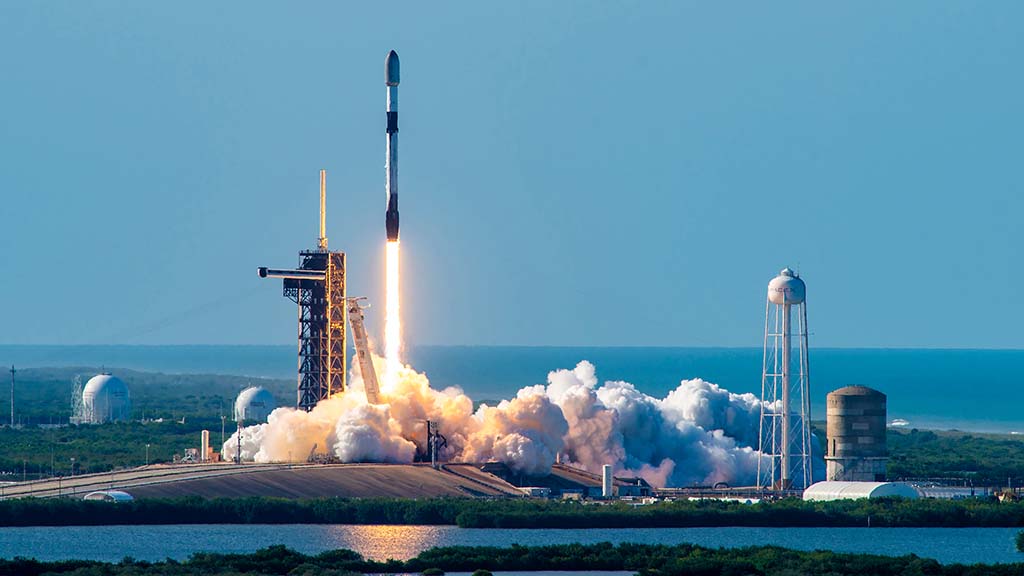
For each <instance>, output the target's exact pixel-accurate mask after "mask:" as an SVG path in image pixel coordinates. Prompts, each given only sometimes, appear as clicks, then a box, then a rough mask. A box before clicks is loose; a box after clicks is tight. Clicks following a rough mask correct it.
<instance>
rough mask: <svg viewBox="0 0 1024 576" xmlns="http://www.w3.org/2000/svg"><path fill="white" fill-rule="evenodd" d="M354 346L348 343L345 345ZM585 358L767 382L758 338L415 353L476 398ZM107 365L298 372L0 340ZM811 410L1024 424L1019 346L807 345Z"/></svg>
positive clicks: (272, 359)
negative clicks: (877, 405) (727, 344)
mask: <svg viewBox="0 0 1024 576" xmlns="http://www.w3.org/2000/svg"><path fill="white" fill-rule="evenodd" d="M350 357H351V355H350ZM581 360H588V361H590V362H592V363H593V364H594V365H595V366H596V367H597V375H598V378H599V379H601V380H602V381H605V380H625V381H627V382H632V383H633V384H635V385H636V386H637V387H638V388H639V389H640V390H642V391H644V392H646V393H648V394H651V395H653V396H658V397H663V396H664V395H665V394H666V393H668V391H670V390H672V389H674V388H675V387H676V386H678V385H679V382H680V380H683V379H689V378H703V379H705V380H708V381H710V382H715V383H717V384H720V385H722V386H724V387H726V388H728V389H729V390H731V391H733V392H737V393H744V392H751V393H754V394H758V395H759V394H760V386H761V376H760V375H761V360H762V352H761V350H760V349H759V348H639V347H638V348H586V347H513V346H500V347H476V346H421V347H414V348H410V349H409V350H408V361H409V362H410V363H411V364H412V365H413V366H414V367H415V368H416V369H417V370H419V371H421V372H426V374H427V376H428V377H429V378H430V380H431V382H432V384H433V385H434V386H435V387H445V386H459V387H461V388H463V389H464V390H465V391H466V392H467V393H468V394H469V395H470V396H472V397H473V398H474V399H475V400H499V399H501V398H507V397H509V396H511V395H513V394H515V392H516V391H517V390H518V389H519V388H522V387H523V386H530V385H534V384H543V383H544V382H545V381H546V378H547V374H548V372H550V371H552V370H556V369H559V368H572V367H573V366H575V365H576V363H577V362H579V361H581ZM11 364H15V365H16V366H18V367H19V368H27V367H42V366H101V365H102V366H106V367H107V368H108V369H116V368H118V367H123V368H131V369H136V370H149V371H159V372H171V373H213V374H235V375H244V376H251V377H271V378H293V377H294V376H295V366H296V355H295V348H294V347H292V346H9V345H8V346H0V366H9V365H11ZM810 372H811V395H812V401H811V406H812V415H813V417H814V418H816V419H823V418H824V404H825V395H826V394H827V393H828V392H829V391H831V390H834V389H836V388H839V387H842V386H847V385H851V384H860V385H864V386H870V387H872V388H876V389H878V390H881V391H882V392H884V393H885V394H886V395H887V396H888V407H889V419H890V420H894V419H901V420H906V421H907V422H908V425H907V426H908V427H918V428H940V429H959V430H971V431H982V432H1024V411H1022V410H1020V409H1019V407H1018V406H1017V403H1015V402H1008V401H1007V399H1008V398H1013V397H1015V396H1016V392H1017V391H1018V390H1020V389H1021V388H1022V387H1024V350H914V349H889V350H886V349H827V348H826V349H812V350H811V355H810Z"/></svg>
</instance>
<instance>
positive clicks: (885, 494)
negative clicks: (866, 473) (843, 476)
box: [804, 481, 920, 502]
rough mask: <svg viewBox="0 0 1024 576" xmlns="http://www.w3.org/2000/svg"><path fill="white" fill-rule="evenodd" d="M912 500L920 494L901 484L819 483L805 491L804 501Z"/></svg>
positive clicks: (911, 487)
mask: <svg viewBox="0 0 1024 576" xmlns="http://www.w3.org/2000/svg"><path fill="white" fill-rule="evenodd" d="M891 497H900V498H910V499H916V498H919V497H920V494H919V493H918V491H917V490H915V489H914V487H913V486H910V485H909V484H903V483H901V482H838V481H829V482H818V483H816V484H811V485H810V486H808V487H807V489H806V490H804V500H815V501H819V502H827V501H830V500H856V499H858V498H891Z"/></svg>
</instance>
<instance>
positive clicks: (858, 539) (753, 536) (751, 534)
mask: <svg viewBox="0 0 1024 576" xmlns="http://www.w3.org/2000/svg"><path fill="white" fill-rule="evenodd" d="M1016 533H1017V529H1015V528H638V529H629V530H615V529H596V528H595V529H587V530H550V529H544V530H484V529H466V528H457V527H455V526H346V525H334V526H327V525H303V524H291V525H243V526H229V525H205V526H203V525H200V526H71V527H59V528H53V527H36V528H0V557H4V558H12V557H14V556H25V557H29V558H38V559H39V560H66V559H71V558H76V559H83V560H103V561H107V562H117V561H119V560H121V559H122V558H124V557H125V556H131V557H133V558H135V559H138V560H149V561H157V560H163V559H165V558H175V559H178V560H184V559H186V558H188V557H189V556H190V555H192V554H194V553H196V552H226V553H245V552H253V551H255V550H258V549H260V548H265V547H267V546H271V545H274V544H283V545H285V546H287V547H289V548H292V549H293V550H298V551H299V552H303V553H305V554H318V553H320V552H323V551H326V550H334V549H337V548H348V549H350V550H354V551H355V552H357V553H359V554H361V555H363V557H365V558H372V559H374V560H387V559H389V558H394V559H396V560H406V559H409V558H412V557H414V556H416V555H418V554H419V553H420V552H422V551H424V550H426V549H428V548H431V547H434V546H510V545H512V544H522V545H524V546H543V545H548V544H567V543H571V542H579V543H582V544H593V543H596V542H613V543H618V542H637V543H643V544H667V545H672V544H682V543H692V544H698V545H701V546H707V547H714V548H717V547H720V546H725V547H740V546H753V545H766V544H771V545H775V546H782V547H785V548H795V549H798V550H834V551H837V552H860V553H872V554H885V555H889V556H901V555H904V554H917V555H918V556H921V557H924V558H935V559H936V560H938V561H940V562H943V563H954V562H959V563H963V564H972V563H979V562H985V563H993V562H1020V561H1022V560H1024V558H1021V556H1022V555H1020V554H1018V553H1017V552H1016V550H1015V549H1014V542H1013V540H1014V536H1015V534H1016Z"/></svg>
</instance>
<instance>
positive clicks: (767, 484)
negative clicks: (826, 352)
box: [757, 268, 813, 490]
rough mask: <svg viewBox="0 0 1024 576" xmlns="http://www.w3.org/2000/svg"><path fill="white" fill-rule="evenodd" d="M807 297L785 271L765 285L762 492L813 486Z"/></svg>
mask: <svg viewBox="0 0 1024 576" xmlns="http://www.w3.org/2000/svg"><path fill="white" fill-rule="evenodd" d="M806 297H807V286H806V285H805V284H804V281H803V280H801V279H800V277H799V276H798V275H797V274H796V273H794V272H793V271H792V270H790V269H789V268H784V269H783V270H782V271H781V272H779V275H778V276H776V277H775V278H773V279H772V281H771V282H769V283H768V301H767V303H766V305H765V318H764V368H763V370H762V374H761V423H760V432H759V434H760V451H761V457H760V459H759V460H758V465H757V486H758V488H759V489H761V490H802V489H804V488H806V487H808V486H810V485H811V484H812V482H813V480H812V478H813V475H812V473H811V472H812V471H811V403H810V402H811V401H810V374H809V368H808V362H807V305H806ZM794 312H795V314H794ZM794 315H795V316H796V318H795V319H796V322H797V324H796V330H795V331H794V326H793V320H794ZM794 338H795V339H796V345H797V354H796V357H795V358H794V356H793V343H794V342H793V340H794Z"/></svg>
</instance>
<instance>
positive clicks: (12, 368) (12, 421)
mask: <svg viewBox="0 0 1024 576" xmlns="http://www.w3.org/2000/svg"><path fill="white" fill-rule="evenodd" d="M15 372H17V370H15V369H14V364H11V428H14V373H15Z"/></svg>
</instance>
